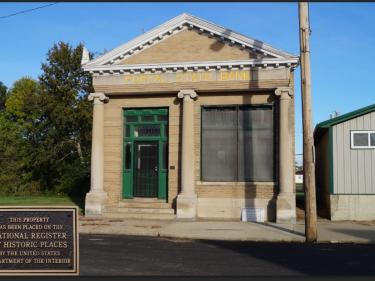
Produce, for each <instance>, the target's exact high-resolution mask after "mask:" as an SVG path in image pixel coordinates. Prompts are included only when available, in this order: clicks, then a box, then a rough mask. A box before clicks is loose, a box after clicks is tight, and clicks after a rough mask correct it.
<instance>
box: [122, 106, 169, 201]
mask: <svg viewBox="0 0 375 281" xmlns="http://www.w3.org/2000/svg"><path fill="white" fill-rule="evenodd" d="M123 153H124V155H123V192H122V195H123V198H133V197H148V198H158V199H166V198H167V181H168V169H167V167H168V109H167V108H143V109H125V110H124V145H123Z"/></svg>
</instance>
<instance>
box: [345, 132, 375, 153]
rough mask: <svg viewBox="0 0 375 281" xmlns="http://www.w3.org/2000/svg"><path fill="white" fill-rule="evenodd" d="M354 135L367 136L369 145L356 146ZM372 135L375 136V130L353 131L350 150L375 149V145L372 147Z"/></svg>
mask: <svg viewBox="0 0 375 281" xmlns="http://www.w3.org/2000/svg"><path fill="white" fill-rule="evenodd" d="M354 134H367V140H368V145H366V146H363V145H361V146H360V145H354ZM371 134H375V130H351V131H350V148H351V149H375V145H371Z"/></svg>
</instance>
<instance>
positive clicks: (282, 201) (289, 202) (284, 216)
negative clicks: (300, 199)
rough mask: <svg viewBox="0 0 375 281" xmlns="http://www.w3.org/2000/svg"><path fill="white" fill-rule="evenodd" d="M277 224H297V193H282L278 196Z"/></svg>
mask: <svg viewBox="0 0 375 281" xmlns="http://www.w3.org/2000/svg"><path fill="white" fill-rule="evenodd" d="M276 223H292V224H295V223H296V195H295V193H281V194H279V195H278V196H277V201H276Z"/></svg>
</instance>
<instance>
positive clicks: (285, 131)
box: [275, 87, 296, 223]
mask: <svg viewBox="0 0 375 281" xmlns="http://www.w3.org/2000/svg"><path fill="white" fill-rule="evenodd" d="M275 94H276V96H279V97H280V98H279V120H280V125H279V195H278V197H277V202H276V222H277V223H295V222H296V196H295V188H294V168H293V167H294V153H293V136H294V134H293V130H292V128H293V127H292V124H291V122H292V118H291V112H290V104H291V99H292V96H293V91H292V89H290V88H287V87H282V88H277V89H276V91H275Z"/></svg>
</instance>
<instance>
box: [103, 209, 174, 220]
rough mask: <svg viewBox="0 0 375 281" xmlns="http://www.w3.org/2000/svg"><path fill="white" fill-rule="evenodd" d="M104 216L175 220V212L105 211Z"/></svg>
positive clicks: (110, 217) (111, 217)
mask: <svg viewBox="0 0 375 281" xmlns="http://www.w3.org/2000/svg"><path fill="white" fill-rule="evenodd" d="M103 217H105V218H109V219H143V220H173V219H175V218H176V216H175V215H174V214H163V213H161V214H156V213H123V212H108V211H104V212H103Z"/></svg>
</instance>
